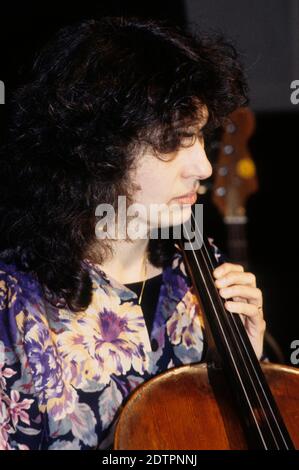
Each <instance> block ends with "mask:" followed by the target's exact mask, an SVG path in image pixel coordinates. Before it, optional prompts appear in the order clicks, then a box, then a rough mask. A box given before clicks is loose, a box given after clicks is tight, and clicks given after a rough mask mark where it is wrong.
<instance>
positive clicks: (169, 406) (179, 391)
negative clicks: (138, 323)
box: [114, 110, 299, 450]
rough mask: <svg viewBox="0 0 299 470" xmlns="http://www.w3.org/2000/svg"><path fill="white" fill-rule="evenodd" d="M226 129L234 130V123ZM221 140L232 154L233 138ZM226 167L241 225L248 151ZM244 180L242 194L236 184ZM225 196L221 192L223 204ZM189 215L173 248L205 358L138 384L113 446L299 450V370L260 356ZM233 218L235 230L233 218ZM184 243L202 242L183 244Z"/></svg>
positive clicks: (250, 175) (249, 170) (252, 186)
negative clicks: (231, 308) (198, 317)
mask: <svg viewBox="0 0 299 470" xmlns="http://www.w3.org/2000/svg"><path fill="white" fill-rule="evenodd" d="M239 112H241V120H242V119H243V120H244V119H246V115H247V117H248V116H249V114H248V110H241V111H239ZM245 113H246V115H245ZM249 122H250V121H249ZM252 125H253V121H252ZM230 129H231V131H232V132H233V130H234V124H233V122H232V123H231V127H230ZM226 145H227V146H228V147H227V148H226V150H227V153H226V155H229V148H230V147H229V145H230V144H229V143H226ZM224 158H225V157H224ZM221 165H222V167H223V166H224V165H223V161H222V162H221ZM236 168H237V169H239V170H238V171H239V174H238V172H237V173H236V172H235V169H236ZM228 170H229V168H228ZM242 172H243V173H242ZM228 174H229V176H228V177H229V178H232V180H231V181H232V182H233V183H235V184H232V192H231V194H230V197H229V199H226V200H229V202H230V208H233V210H234V211H237V213H234V214H233V213H231V214H227V218H226V221H227V222H228V223H229V222H232V221H233V219H232V216H235V217H239V222H240V224H241V225H240V226H241V227H242V228H241V230H243V228H244V225H243V223H244V221H246V219H245V214H244V200H245V197H247V196H248V194H251V193H252V192H254V191H255V190H256V188H257V186H256V185H257V183H256V181H255V180H254V177H255V171H254V166H253V162H251V161H250V157H249V156H248V155H247V156H245V157H244V159H243V161H241V162H240V163H239V166H237V167H234V172H233V171H232V167H231V171H230V172H229V171H227V172H223V175H221V174H220V176H222V177H227V175H228ZM231 175H232V176H231ZM242 178H243V179H244V180H246V181H247V184H244V181H241V179H242ZM246 181H245V183H246ZM241 183H243V184H242V192H241V194H242V200H240V197H239V199H238V198H237V194H240V192H237V191H235V187H238V185H239V187H241ZM218 196H219V194H218ZM224 200H225V198H222V197H221V196H220V205H221V204H222V205H223V204H224V203H223V201H224ZM241 202H243V204H241ZM218 203H219V201H218ZM222 209H223V210H227V206H225V207H224V206H223V207H222ZM238 211H239V212H238ZM241 219H242V220H241ZM191 222H192V232H193V233H194V234H195V235H194V238H193V239H192V240H191V239H190V232H189V231H188V229H187V228H186V227H185V226H184V230H183V233H184V237H183V238H182V240H179V242H178V246H177V247H178V249H179V250H181V251H182V253H183V257H184V261H185V265H186V268H187V270H188V272H189V275H190V277H191V279H192V283H193V289H194V293H195V294H196V296H197V299H198V302H199V304H200V306H201V312H202V315H203V320H204V326H205V330H206V334H207V338H208V352H207V356H206V363H195V364H190V365H186V366H180V367H177V368H173V369H170V370H169V371H166V372H164V373H162V374H160V375H158V376H156V377H154V378H152V379H150V380H149V381H147V382H145V383H143V384H142V385H140V386H139V387H137V389H136V390H135V391H134V392H133V394H132V395H131V396H130V397H129V399H128V401H127V402H126V404H125V406H124V407H123V409H122V410H121V413H120V416H119V420H118V423H117V426H116V431H115V439H114V449H116V450H124V449H145V450H151V449H153V450H173V449H177V450H178V449H184V450H192V449H198V450H204V449H212V450H218V449H219V450H220V449H232V450H237V449H264V450H291V449H294V448H297V449H299V432H298V430H299V412H298V410H299V370H298V369H296V368H293V367H289V366H285V365H280V364H273V363H260V362H259V361H258V359H257V357H256V354H255V352H254V350H253V348H252V346H251V343H250V341H249V338H248V336H247V333H246V331H245V328H244V325H243V323H242V320H241V318H240V317H239V316H238V315H235V314H233V313H231V312H228V311H226V309H225V307H224V300H223V299H222V298H221V296H220V295H219V293H218V290H217V288H216V287H215V284H214V278H213V270H214V269H215V268H216V266H217V261H216V259H215V257H214V254H213V252H212V251H211V247H210V244H209V242H208V241H207V240H206V238H205V237H204V236H203V233H202V231H201V229H200V227H199V226H198V224H197V221H196V219H195V216H194V212H192V215H191ZM233 222H234V224H233V228H232V227H231V228H232V230H234V235H236V234H237V231H236V227H237V225H236V223H237V220H236V219H234V221H233ZM234 241H235V238H234ZM194 242H195V243H194ZM186 243H188V246H189V247H190V246H197V247H200V248H192V249H187V250H186V249H185V246H186ZM241 245H242V244H240V243H239V244H236V243H233V244H232V247H233V248H237V249H238V250H239V255H241V254H244V253H245V250H244V249H245V248H246V246H244V245H242V246H241ZM240 249H241V251H242V253H241V252H240ZM186 414H187V415H188V419H186Z"/></svg>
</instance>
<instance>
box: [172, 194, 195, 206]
mask: <svg viewBox="0 0 299 470" xmlns="http://www.w3.org/2000/svg"><path fill="white" fill-rule="evenodd" d="M196 200H197V193H196V192H192V193H189V194H186V195H185V196H180V197H176V198H173V199H172V201H174V202H176V203H178V204H195V202H196Z"/></svg>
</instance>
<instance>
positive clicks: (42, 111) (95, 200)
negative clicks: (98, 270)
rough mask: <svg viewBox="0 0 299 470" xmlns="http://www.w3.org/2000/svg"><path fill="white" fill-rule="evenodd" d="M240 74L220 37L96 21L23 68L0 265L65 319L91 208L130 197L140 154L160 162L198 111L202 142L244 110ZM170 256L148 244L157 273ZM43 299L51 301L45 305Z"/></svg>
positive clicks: (6, 179) (76, 302)
mask: <svg viewBox="0 0 299 470" xmlns="http://www.w3.org/2000/svg"><path fill="white" fill-rule="evenodd" d="M247 102H248V99H247V85H246V80H245V77H244V71H243V67H242V65H241V64H240V61H239V58H238V55H237V52H236V50H235V48H234V46H233V45H232V44H231V43H230V42H228V41H227V40H225V39H224V38H223V37H222V36H221V35H219V34H217V35H215V34H213V35H207V34H203V33H201V34H200V33H198V32H197V33H195V32H193V33H191V32H187V31H185V30H183V29H182V28H180V27H179V26H176V25H173V24H171V23H169V22H167V21H161V20H160V21H158V20H142V19H140V18H136V17H133V18H124V17H105V18H102V19H100V20H94V19H90V20H84V21H80V22H76V23H74V24H71V25H68V26H66V27H64V28H62V29H61V30H59V31H58V32H57V33H56V34H55V35H54V37H53V38H52V40H51V41H50V42H48V43H47V44H46V45H45V46H44V48H43V49H42V51H41V52H40V53H39V54H38V55H37V56H36V57H35V60H34V63H33V67H32V70H31V71H30V74H29V80H28V81H27V82H26V83H25V84H24V85H22V86H21V87H19V88H17V89H16V90H15V91H14V93H13V95H12V97H11V102H10V109H11V111H10V115H9V120H10V127H9V130H10V138H9V141H8V142H7V143H6V144H5V145H4V146H2V148H1V189H0V233H1V235H0V252H1V253H0V259H1V260H2V261H4V262H6V263H11V262H13V263H14V264H15V265H16V266H17V267H18V268H19V269H22V270H23V271H27V272H29V271H30V272H32V273H34V275H36V276H37V278H38V280H39V282H40V283H41V285H42V287H43V288H44V292H45V295H46V297H47V298H48V299H49V301H51V302H56V301H57V297H58V298H59V299H60V301H61V300H62V301H63V302H64V305H65V306H66V308H69V309H70V310H71V311H74V312H76V311H79V310H83V309H86V308H87V307H88V305H89V303H90V302H91V296H92V289H91V287H92V284H91V279H90V276H89V274H88V271H87V270H86V267H84V263H82V260H83V259H84V256H85V254H86V252H88V250H89V249H90V247H91V246H93V244H94V243H95V242H97V245H98V246H99V247H100V248H101V251H100V255H99V256H100V258H99V260H98V261H99V262H101V260H103V259H104V258H105V256H106V255H107V249H109V247H108V245H107V243H106V245H105V243H104V241H103V242H102V241H101V243H100V242H99V240H97V238H96V235H95V225H96V216H95V209H96V207H97V205H98V204H99V203H100V202H106V203H110V204H112V205H113V206H114V207H116V204H117V197H118V195H120V194H123V195H127V196H128V197H129V198H132V196H133V189H134V188H132V185H131V183H130V181H129V180H128V172H129V171H130V169H131V168H133V166H134V164H135V163H136V159H137V158H138V155H139V154H140V150H141V149H143V148H148V147H150V148H151V149H152V151H153V152H154V154H155V155H156V156H157V157H158V158H163V159H164V158H170V156H171V155H172V156H173V155H175V152H176V151H177V150H178V149H179V148H180V146H181V145H182V135H181V133H180V132H178V129H179V128H182V125H187V124H188V123H190V122H192V123H194V121H195V120H196V121H197V120H198V112H199V111H200V109H201V108H202V105H206V106H207V108H208V111H209V119H208V123H207V125H206V126H205V131H206V132H208V131H209V130H211V129H213V128H215V127H217V126H220V125H221V124H222V123H223V120H224V119H225V118H226V116H227V115H228V114H229V113H230V112H232V111H233V110H234V109H236V108H237V107H239V106H242V105H245V104H247ZM170 255H171V248H169V245H167V244H166V243H164V240H163V241H162V240H155V241H151V242H150V259H151V261H152V263H153V264H155V265H156V266H163V265H164V264H165V263H166V262H167V260H168V259H169V256H170ZM53 299H54V300H53Z"/></svg>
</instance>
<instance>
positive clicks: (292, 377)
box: [114, 363, 299, 450]
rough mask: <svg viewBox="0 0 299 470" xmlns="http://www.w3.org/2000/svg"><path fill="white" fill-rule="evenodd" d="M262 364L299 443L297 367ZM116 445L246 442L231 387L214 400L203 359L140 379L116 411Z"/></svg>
mask: <svg viewBox="0 0 299 470" xmlns="http://www.w3.org/2000/svg"><path fill="white" fill-rule="evenodd" d="M262 369H263V372H264V374H265V376H266V379H267V381H268V383H269V386H270V388H271V391H272V393H273V395H274V398H275V399H276V402H277V404H278V407H279V409H280V411H281V414H282V416H283V419H284V421H285V424H286V426H287V428H288V430H289V433H290V435H291V437H292V440H293V442H294V445H295V447H296V448H298V449H299V370H298V369H295V368H292V367H287V366H281V365H276V364H263V365H262ZM220 402H221V403H220ZM114 448H115V449H122V450H123V449H146V450H151V449H153V450H175V449H176V450H179V449H184V450H193V449H202V450H205V449H213V450H214V449H215V450H217V449H246V448H247V443H246V439H245V436H244V434H243V430H242V427H241V424H240V422H239V418H238V415H237V414H236V411H235V406H234V403H233V402H231V398H230V392H229V389H223V396H222V397H220V399H219V397H218V398H217V400H216V398H215V395H214V392H213V389H212V387H211V386H210V384H209V381H208V373H207V366H206V364H203V363H201V364H193V365H187V366H182V367H178V368H175V369H171V370H169V371H166V372H164V373H163V374H160V375H158V376H156V377H154V378H153V379H151V380H149V381H148V382H146V383H144V384H142V385H140V386H139V387H138V388H137V389H136V390H135V391H134V392H133V394H132V395H131V397H130V398H129V400H128V402H127V403H126V405H125V407H124V408H123V410H122V412H121V414H120V418H119V421H118V424H117V427H116V432H115V441H114Z"/></svg>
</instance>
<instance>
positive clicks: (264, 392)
mask: <svg viewBox="0 0 299 470" xmlns="http://www.w3.org/2000/svg"><path fill="white" fill-rule="evenodd" d="M192 216H193V218H194V222H195V225H196V227H197V230H198V232H199V234H201V232H200V230H199V228H198V226H197V222H196V219H195V217H194V215H193V213H192ZM202 241H203V239H202ZM203 247H204V250H205V251H206V254H207V258H208V259H209V262H210V265H211V266H212V261H211V258H210V254H209V251H208V250H207V248H206V245H205V243H203ZM228 313H229V316H230V318H231V320H232V322H233V323H234V325H235V328H236V330H237V333H238V336H239V338H240V340H241V342H242V344H243V348H244V350H245V352H246V354H247V357H248V359H249V362H250V364H251V367H252V370H253V372H254V374H255V376H256V378H257V381H258V384H259V386H260V388H261V391H262V393H263V395H264V398H265V400H266V402H267V405H268V409H269V411H270V412H271V414H272V418H273V419H274V421H275V424H276V426H277V429H278V430H279V432H280V435H281V437H282V439H283V441H284V443H285V445H286V446H287V443H286V442H285V438H284V435H283V432H282V430H281V427H280V425H279V423H278V421H277V418H276V416H275V413H274V410H273V408H272V405H271V404H270V402H269V400H268V397H267V394H266V391H265V389H264V387H263V385H262V383H261V382H260V378H259V376H258V374H257V371H256V368H255V367H254V365H253V363H252V360H251V356H250V354H249V352H248V349H247V347H246V345H245V343H244V340H243V337H242V335H241V332H240V329H239V326H238V323H237V321H236V317H235V315H234V314H233V313H232V312H229V311H228ZM232 333H233V330H232ZM235 340H236V338H235ZM236 344H237V346H238V349H239V351H240V353H241V354H242V350H241V349H240V346H239V345H238V343H237V341H236ZM243 361H244V358H243ZM244 363H245V362H244ZM245 366H246V363H245ZM246 369H247V366H246ZM247 370H248V369H247ZM248 374H249V373H248ZM249 377H250V379H251V375H250V374H249ZM263 411H264V410H263ZM265 416H266V415H265ZM266 419H267V416H266ZM267 421H268V419H267Z"/></svg>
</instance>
